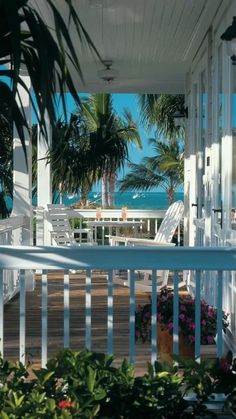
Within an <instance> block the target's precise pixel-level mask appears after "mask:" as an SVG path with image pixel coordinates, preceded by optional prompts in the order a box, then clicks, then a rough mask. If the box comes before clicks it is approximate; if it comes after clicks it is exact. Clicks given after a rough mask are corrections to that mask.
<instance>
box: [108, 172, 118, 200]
mask: <svg viewBox="0 0 236 419" xmlns="http://www.w3.org/2000/svg"><path fill="white" fill-rule="evenodd" d="M115 184H116V174H115V173H112V174H111V175H110V177H109V195H108V205H109V207H110V208H114V206H115Z"/></svg>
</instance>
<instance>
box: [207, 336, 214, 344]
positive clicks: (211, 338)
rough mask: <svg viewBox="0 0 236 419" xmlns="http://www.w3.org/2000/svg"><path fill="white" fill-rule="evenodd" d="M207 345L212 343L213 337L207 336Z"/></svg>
mask: <svg viewBox="0 0 236 419" xmlns="http://www.w3.org/2000/svg"><path fill="white" fill-rule="evenodd" d="M207 343H209V344H211V343H214V338H213V336H210V335H208V336H207Z"/></svg>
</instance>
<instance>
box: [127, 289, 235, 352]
mask: <svg viewBox="0 0 236 419" xmlns="http://www.w3.org/2000/svg"><path fill="white" fill-rule="evenodd" d="M227 318H228V315H227V314H226V313H225V312H223V324H222V327H223V330H224V331H225V330H226V328H227V327H228V321H227ZM157 321H158V322H159V323H160V326H161V328H162V330H163V329H167V330H168V331H169V332H170V333H172V332H173V292H172V291H170V290H169V289H164V290H162V291H161V293H160V295H159V296H158V300H157ZM179 330H180V331H181V332H182V333H183V335H185V336H186V337H187V339H188V341H189V342H190V343H191V344H193V343H194V341H195V336H194V335H195V299H194V298H193V297H191V295H180V297H179ZM216 332H217V309H215V308H213V307H212V306H210V305H209V304H207V303H206V301H204V300H202V301H201V344H202V345H210V344H212V343H214V338H215V336H216ZM135 335H136V340H141V341H143V342H145V341H150V340H151V302H150V303H148V304H145V305H143V306H140V305H139V306H138V309H137V311H136V313H135Z"/></svg>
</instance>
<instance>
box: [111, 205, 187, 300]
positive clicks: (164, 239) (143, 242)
mask: <svg viewBox="0 0 236 419" xmlns="http://www.w3.org/2000/svg"><path fill="white" fill-rule="evenodd" d="M183 213H184V204H183V202H182V201H176V202H174V203H173V204H172V205H170V206H169V208H168V209H167V211H166V213H165V217H164V218H163V220H162V222H161V224H160V227H159V229H158V232H157V233H156V236H155V238H154V239H152V240H151V239H142V238H138V237H137V238H136V237H123V236H109V239H110V244H111V246H116V245H119V243H124V244H125V245H126V246H175V244H174V243H171V240H172V238H173V235H174V233H175V231H176V229H177V227H178V225H179V223H180V221H181V219H182V218H183ZM136 272H137V280H136V281H135V287H136V289H140V290H143V291H144V292H151V288H152V285H151V281H150V274H151V271H146V270H145V271H143V270H142V271H136ZM142 275H143V278H142V279H141V277H142ZM168 276H169V271H157V288H158V289H160V288H163V287H165V286H167V283H168ZM113 280H114V283H117V284H120V285H124V286H129V275H128V279H125V280H124V279H122V278H119V277H117V276H116V275H115V276H114V278H113ZM184 285H185V283H184V282H180V283H179V287H182V286H184Z"/></svg>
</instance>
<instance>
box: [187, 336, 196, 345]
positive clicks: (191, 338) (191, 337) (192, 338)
mask: <svg viewBox="0 0 236 419" xmlns="http://www.w3.org/2000/svg"><path fill="white" fill-rule="evenodd" d="M188 339H189V342H190V343H194V342H195V337H194V336H192V335H189V337H188Z"/></svg>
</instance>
